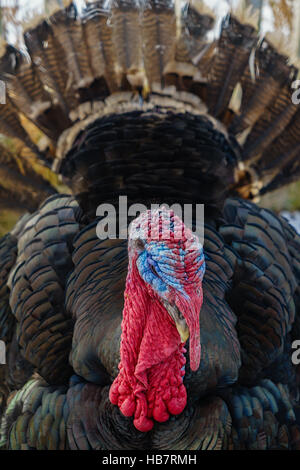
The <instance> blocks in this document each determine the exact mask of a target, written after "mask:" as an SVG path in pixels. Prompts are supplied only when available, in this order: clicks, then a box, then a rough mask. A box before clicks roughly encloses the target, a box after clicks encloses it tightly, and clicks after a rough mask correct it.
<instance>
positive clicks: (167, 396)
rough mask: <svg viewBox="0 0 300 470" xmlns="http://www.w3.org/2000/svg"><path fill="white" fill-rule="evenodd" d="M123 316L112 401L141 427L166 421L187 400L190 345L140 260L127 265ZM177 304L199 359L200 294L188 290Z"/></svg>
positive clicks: (197, 360)
mask: <svg viewBox="0 0 300 470" xmlns="http://www.w3.org/2000/svg"><path fill="white" fill-rule="evenodd" d="M124 297H125V303H124V310H123V320H122V335H121V346H120V356H121V361H120V364H119V374H118V376H117V378H116V379H115V380H114V382H113V384H112V386H111V388H110V393H109V397H110V401H111V403H112V404H114V405H117V406H118V407H119V409H120V411H121V413H122V414H123V415H124V416H126V417H130V416H134V420H133V424H134V426H135V427H136V428H137V429H138V430H139V431H142V432H147V431H150V430H151V429H152V428H153V425H154V422H153V419H154V420H156V421H158V422H164V421H167V420H168V419H169V417H170V415H178V414H180V413H181V412H182V411H183V410H184V408H185V406H186V403H187V393H186V389H185V386H184V385H183V377H184V374H185V372H184V367H185V363H186V359H185V356H184V353H185V352H186V349H185V347H184V343H182V342H181V339H180V335H179V333H178V331H177V329H176V326H175V323H174V322H173V320H172V319H171V317H170V315H169V314H168V312H167V310H166V309H165V308H164V306H163V305H162V304H161V303H160V302H159V300H158V298H156V297H155V296H154V297H153V295H152V296H151V295H150V294H149V289H148V288H147V286H146V285H145V283H144V281H142V280H141V278H140V276H139V273H138V270H137V267H136V264H135V263H134V262H133V263H132V264H131V267H130V268H129V271H128V275H127V280H126V289H125V294H124ZM176 305H177V307H178V308H179V309H180V311H181V312H182V314H183V316H184V317H185V319H186V322H187V325H188V328H189V331H190V364H191V369H192V370H196V369H197V368H198V367H199V363H200V352H201V349H200V327H199V312H200V308H201V305H202V291H201V296H200V297H199V296H196V295H193V293H190V294H189V295H187V296H186V297H184V298H182V297H180V298H177V299H176Z"/></svg>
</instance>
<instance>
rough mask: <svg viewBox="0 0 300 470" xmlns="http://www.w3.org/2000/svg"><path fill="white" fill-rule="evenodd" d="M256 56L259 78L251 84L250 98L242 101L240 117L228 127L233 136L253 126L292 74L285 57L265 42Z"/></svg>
mask: <svg viewBox="0 0 300 470" xmlns="http://www.w3.org/2000/svg"><path fill="white" fill-rule="evenodd" d="M258 56H259V60H258V64H257V65H258V67H259V76H258V78H257V79H256V80H255V81H254V83H253V86H252V90H251V96H246V97H245V99H244V100H243V101H242V107H241V110H240V115H239V116H236V118H235V119H234V121H233V123H232V125H231V127H230V131H231V132H232V133H233V134H235V135H237V134H239V133H241V132H242V131H244V130H245V129H247V128H251V127H253V126H254V124H255V123H256V122H257V121H258V119H259V118H260V117H261V116H262V115H263V113H264V111H265V109H266V108H267V107H268V106H269V105H271V104H272V103H273V102H274V101H275V99H277V97H278V95H279V93H280V90H281V89H282V87H283V86H284V85H285V83H286V82H287V80H288V79H289V77H290V75H291V72H293V70H292V67H291V66H289V65H288V63H287V57H285V56H283V55H280V54H278V53H277V51H275V50H274V49H273V47H272V46H271V45H270V44H269V43H268V42H267V41H263V43H262V44H261V46H260V50H259V51H258ZM249 91H250V90H249ZM249 91H248V93H249Z"/></svg>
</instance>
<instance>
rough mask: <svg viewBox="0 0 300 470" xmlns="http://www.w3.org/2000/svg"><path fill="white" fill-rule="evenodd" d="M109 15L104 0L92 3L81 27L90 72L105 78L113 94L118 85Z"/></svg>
mask: <svg viewBox="0 0 300 470" xmlns="http://www.w3.org/2000/svg"><path fill="white" fill-rule="evenodd" d="M110 15H111V11H110V7H109V5H107V2H106V1H105V0H98V1H95V2H92V3H90V4H89V5H88V7H87V10H86V11H85V13H84V15H83V27H84V30H85V34H86V42H87V47H88V52H89V56H90V60H91V67H92V70H95V73H96V78H101V77H102V76H103V77H105V81H106V84H107V87H108V89H109V91H110V92H111V93H113V92H114V91H116V90H117V89H118V84H117V74H116V70H115V62H116V52H115V49H114V43H113V31H112V25H111V23H110V21H111V19H110ZM100 96H101V95H100Z"/></svg>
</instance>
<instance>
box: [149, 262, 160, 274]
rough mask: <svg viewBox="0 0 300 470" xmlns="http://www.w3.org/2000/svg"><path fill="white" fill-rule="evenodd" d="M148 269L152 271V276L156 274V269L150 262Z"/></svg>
mask: <svg viewBox="0 0 300 470" xmlns="http://www.w3.org/2000/svg"><path fill="white" fill-rule="evenodd" d="M150 269H151V271H152V273H153V274H154V276H158V274H157V271H156V269H155V267H154V266H153V264H150Z"/></svg>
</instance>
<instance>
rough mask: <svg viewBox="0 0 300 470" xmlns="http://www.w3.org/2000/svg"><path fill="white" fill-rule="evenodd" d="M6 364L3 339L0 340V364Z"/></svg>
mask: <svg viewBox="0 0 300 470" xmlns="http://www.w3.org/2000/svg"><path fill="white" fill-rule="evenodd" d="M3 364H6V346H5V343H4V341H2V340H0V365H3Z"/></svg>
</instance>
